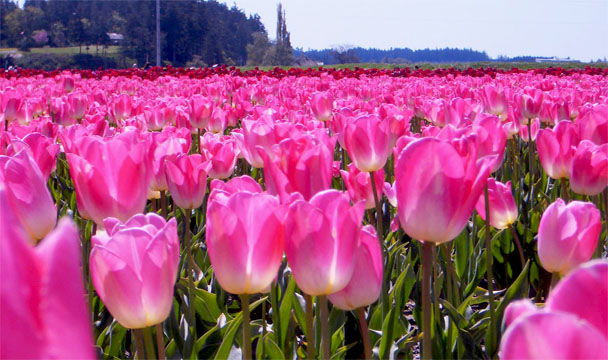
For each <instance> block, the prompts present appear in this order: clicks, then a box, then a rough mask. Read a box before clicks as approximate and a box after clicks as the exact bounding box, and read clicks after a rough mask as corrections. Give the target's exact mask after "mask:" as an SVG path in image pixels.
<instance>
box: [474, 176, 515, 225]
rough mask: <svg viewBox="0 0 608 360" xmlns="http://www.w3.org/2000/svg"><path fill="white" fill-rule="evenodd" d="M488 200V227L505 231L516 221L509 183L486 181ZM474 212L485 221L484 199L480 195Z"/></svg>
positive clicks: (492, 179) (490, 179)
mask: <svg viewBox="0 0 608 360" xmlns="http://www.w3.org/2000/svg"><path fill="white" fill-rule="evenodd" d="M487 184H488V199H489V201H490V225H492V226H493V227H495V228H497V229H506V228H508V227H509V226H510V225H511V224H513V223H514V222H515V221H516V220H517V213H518V212H517V205H516V204H515V199H514V198H513V194H512V193H511V182H510V181H507V183H506V184H503V183H501V182H500V181H496V179H494V178H489V179H488V183H487ZM475 210H477V213H478V214H479V216H481V218H482V219H483V220H485V219H486V199H485V196H484V194H483V193H482V194H481V195H480V196H479V200H477V203H476V204H475Z"/></svg>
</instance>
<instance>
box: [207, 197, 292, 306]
mask: <svg viewBox="0 0 608 360" xmlns="http://www.w3.org/2000/svg"><path fill="white" fill-rule="evenodd" d="M210 199H211V200H210V201H209V205H208V206H207V233H206V239H207V248H208V250H209V259H210V260H211V264H212V265H213V272H214V274H215V277H216V278H217V281H218V282H219V283H220V285H221V286H222V288H224V289H225V290H226V291H228V292H230V293H233V294H255V293H259V292H263V291H264V290H265V289H267V288H268V287H269V286H270V284H271V282H272V281H273V280H274V278H275V277H276V276H277V272H278V271H279V267H280V266H281V262H282V259H283V249H284V236H285V235H284V228H283V217H284V213H285V209H284V208H283V206H281V205H280V204H279V200H278V199H277V198H276V197H274V196H272V195H268V194H266V193H251V192H244V191H238V192H235V193H233V194H227V193H225V192H223V191H218V190H214V192H213V194H211V195H210Z"/></svg>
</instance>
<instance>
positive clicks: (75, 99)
mask: <svg viewBox="0 0 608 360" xmlns="http://www.w3.org/2000/svg"><path fill="white" fill-rule="evenodd" d="M67 102H68V105H69V115H70V118H72V119H75V120H82V118H84V115H85V114H86V112H87V107H88V104H87V102H88V101H87V96H86V95H85V94H83V93H71V94H69V95H68V98H67Z"/></svg>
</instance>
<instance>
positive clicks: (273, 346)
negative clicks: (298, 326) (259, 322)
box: [264, 326, 287, 359]
mask: <svg viewBox="0 0 608 360" xmlns="http://www.w3.org/2000/svg"><path fill="white" fill-rule="evenodd" d="M286 327H287V326H286ZM264 351H265V353H266V354H267V355H268V357H269V358H270V359H285V355H284V354H283V351H281V348H280V347H279V346H278V345H277V343H276V342H274V340H273V339H272V336H270V334H266V336H265V337H264Z"/></svg>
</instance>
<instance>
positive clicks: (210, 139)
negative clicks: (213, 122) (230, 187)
mask: <svg viewBox="0 0 608 360" xmlns="http://www.w3.org/2000/svg"><path fill="white" fill-rule="evenodd" d="M200 144H201V153H202V154H203V156H204V157H205V158H206V159H208V160H210V161H211V170H209V177H211V178H213V179H226V178H229V177H230V176H231V175H232V173H233V172H234V166H235V165H236V161H237V160H238V155H239V151H238V149H237V146H236V141H235V140H234V138H233V137H231V136H224V135H215V134H213V133H210V132H208V133H205V134H204V135H203V136H201V138H200Z"/></svg>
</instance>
